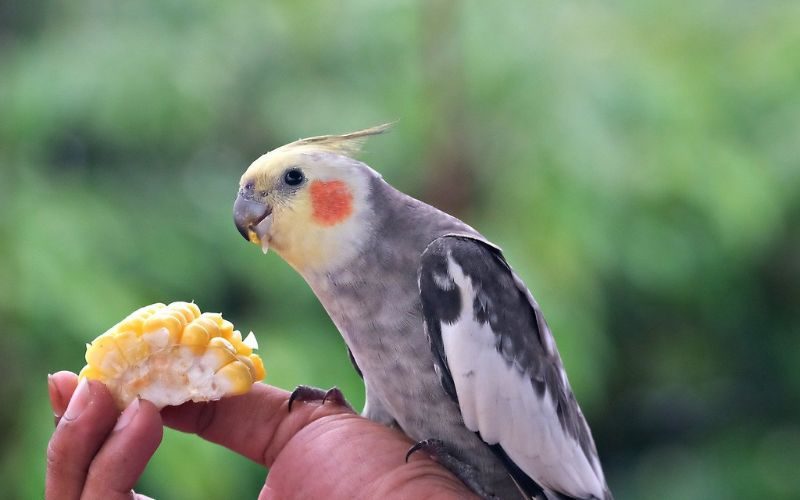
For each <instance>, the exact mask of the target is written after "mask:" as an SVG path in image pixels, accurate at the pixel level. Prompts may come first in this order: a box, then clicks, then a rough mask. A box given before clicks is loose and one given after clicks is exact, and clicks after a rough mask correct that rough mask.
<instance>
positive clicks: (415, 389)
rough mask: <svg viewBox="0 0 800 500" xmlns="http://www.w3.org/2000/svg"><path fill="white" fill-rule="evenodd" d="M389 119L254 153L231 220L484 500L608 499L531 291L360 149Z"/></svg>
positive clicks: (487, 247)
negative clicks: (270, 252)
mask: <svg viewBox="0 0 800 500" xmlns="http://www.w3.org/2000/svg"><path fill="white" fill-rule="evenodd" d="M387 128H388V126H387V125H383V126H379V127H374V128H371V129H366V130H362V131H359V132H353V133H350V134H346V135H330V136H321V137H312V138H308V139H301V140H298V141H295V142H292V143H290V144H287V145H285V146H282V147H279V148H277V149H275V150H273V151H270V152H268V153H266V154H264V155H263V156H261V157H260V158H258V159H257V160H256V161H254V162H253V163H252V164H251V165H250V166H249V168H248V169H247V171H246V172H245V173H244V175H243V176H242V178H241V181H240V185H239V191H238V195H237V198H236V202H235V204H234V220H235V223H236V226H237V228H238V229H239V231H240V232H241V234H242V235H243V236H244V237H245V239H247V240H249V241H251V242H253V243H257V244H259V245H261V247H262V249H263V250H264V251H265V252H266V251H267V249H269V248H271V249H274V250H275V252H276V253H278V255H280V256H281V257H282V258H283V259H284V260H285V261H286V262H287V263H289V264H290V265H291V266H292V267H293V268H294V269H295V270H296V271H297V272H298V273H300V274H301V275H302V277H303V278H304V279H305V280H306V282H307V283H308V284H309V285H310V286H311V288H312V290H313V291H314V293H315V294H316V296H317V297H318V298H319V300H320V302H321V303H322V305H323V307H324V308H325V310H326V311H327V312H328V314H329V315H330V317H331V319H332V320H333V322H334V324H335V325H336V327H337V328H338V329H339V332H340V333H341V334H342V337H344V340H345V343H346V344H347V347H348V349H349V351H350V357H351V360H352V361H353V363H354V365H355V367H356V370H357V371H358V372H359V374H360V375H361V376H362V378H363V380H364V385H365V388H366V404H365V407H364V410H363V415H364V416H365V417H367V418H369V419H372V420H374V421H377V422H381V423H384V424H386V425H392V426H396V427H398V428H399V429H401V430H402V431H403V432H404V433H405V434H406V435H408V436H409V437H410V438H411V439H412V440H415V441H418V442H419V444H418V446H416V447H414V448H412V450H413V449H416V448H423V449H425V450H428V451H430V452H431V453H432V454H434V455H435V458H436V459H437V460H438V461H439V462H441V463H442V464H444V465H445V466H447V467H448V468H450V469H451V470H452V471H453V472H454V473H455V474H456V475H457V476H458V477H459V478H461V479H462V480H463V481H464V482H465V483H466V484H467V485H469V486H470V487H471V488H472V489H473V490H475V491H476V493H478V494H479V495H481V496H483V497H486V498H504V499H505V498H530V497H537V496H538V497H540V498H543V497H544V498H563V497H564V496H566V497H575V498H587V499H588V498H592V499H604V500H605V499H610V498H611V494H610V492H609V489H608V487H607V485H606V481H605V478H604V476H603V471H602V468H601V465H600V461H599V459H598V456H597V451H596V450H595V445H594V441H593V439H592V436H591V432H590V430H589V427H588V426H587V424H586V421H585V420H584V417H583V414H582V412H581V410H580V407H579V406H578V403H577V402H576V400H575V397H574V396H573V394H572V390H571V388H570V385H569V382H568V381H567V375H566V373H565V371H564V368H563V366H562V363H561V358H560V356H559V353H558V350H557V349H556V344H555V341H554V340H553V337H552V334H551V333H550V329H549V328H548V326H547V323H546V322H545V320H544V317H543V316H542V312H541V311H540V308H539V306H538V304H537V303H536V301H535V300H534V299H533V297H532V296H531V294H530V292H529V291H528V289H527V288H526V287H525V285H524V284H523V282H522V281H521V280H520V278H519V277H518V276H517V275H516V274H515V273H514V272H513V271H512V270H511V268H510V267H509V265H508V264H507V263H506V261H505V259H504V257H503V254H502V253H501V251H500V249H499V248H498V247H497V246H495V245H494V244H492V243H490V242H489V241H487V240H486V239H485V238H484V237H483V236H482V235H481V234H480V233H478V232H477V231H476V230H475V229H473V228H471V227H470V226H468V225H467V224H465V223H464V222H462V221H460V220H458V219H456V218H455V217H452V216H450V215H448V214H446V213H443V212H441V211H439V210H437V209H436V208H434V207H431V206H430V205H427V204H425V203H423V202H421V201H418V200H416V199H414V198H411V197H410V196H407V195H405V194H403V193H401V192H400V191H398V190H396V189H394V188H393V187H392V186H390V185H389V184H388V183H387V182H386V181H384V179H383V178H382V177H381V175H380V174H378V173H377V172H376V171H374V170H373V169H371V168H370V167H369V166H367V165H366V164H364V163H362V162H360V161H358V160H356V159H355V156H356V154H357V153H358V152H359V150H360V147H361V145H362V143H363V142H364V140H365V139H366V138H367V137H369V136H371V135H375V134H379V133H381V132H384V131H385V130H386V129H387Z"/></svg>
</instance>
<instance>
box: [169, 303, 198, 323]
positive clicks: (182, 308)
mask: <svg viewBox="0 0 800 500" xmlns="http://www.w3.org/2000/svg"><path fill="white" fill-rule="evenodd" d="M169 307H170V308H172V309H174V310H176V311H178V312H180V313H181V314H182V315H183V317H184V319H185V320H186V322H187V323H191V322H192V321H194V320H195V319H197V317H198V316H200V308H199V307H197V305H196V304H194V303H193V302H173V303H172V304H170V305H169Z"/></svg>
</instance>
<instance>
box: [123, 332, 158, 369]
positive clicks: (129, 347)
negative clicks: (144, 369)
mask: <svg viewBox="0 0 800 500" xmlns="http://www.w3.org/2000/svg"><path fill="white" fill-rule="evenodd" d="M139 337H140V335H138V334H137V333H136V332H134V331H132V330H125V331H121V332H118V333H116V334H114V342H116V343H117V347H118V348H119V350H120V352H121V353H122V357H123V358H125V361H127V362H128V364H130V365H134V364H137V363H140V362H142V361H143V360H145V359H146V358H147V356H149V355H150V346H149V345H148V343H147V342H142V340H141V339H140V338H139Z"/></svg>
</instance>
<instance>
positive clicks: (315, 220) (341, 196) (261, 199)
mask: <svg viewBox="0 0 800 500" xmlns="http://www.w3.org/2000/svg"><path fill="white" fill-rule="evenodd" d="M370 172H371V171H370V170H369V169H367V168H366V167H365V166H364V165H363V164H361V163H359V162H357V161H355V160H353V159H351V158H349V157H347V156H344V155H341V154H338V153H336V152H333V151H330V150H326V149H321V148H318V147H315V146H313V145H298V146H294V147H288V146H284V147H283V148H279V149H276V150H274V151H271V152H269V153H267V154H265V155H263V156H262V157H260V158H258V159H257V160H256V161H254V162H253V163H252V164H251V165H250V167H248V169H247V171H246V172H245V173H244V175H243V176H242V178H241V181H240V182H239V194H238V197H237V200H236V204H235V205H234V219H235V221H236V225H237V227H239V230H240V232H241V233H242V235H243V236H245V238H247V239H249V240H250V241H251V242H253V243H256V244H259V245H261V247H262V249H264V251H265V252H266V250H267V249H268V248H272V249H274V250H275V251H276V252H277V253H278V254H279V255H280V256H281V257H282V258H283V259H284V260H286V261H287V262H288V263H289V264H290V265H292V266H293V267H294V268H295V269H297V270H298V271H300V272H301V274H302V273H310V272H315V271H322V272H324V271H326V270H330V269H332V268H333V267H335V266H336V265H337V264H339V263H344V262H346V261H347V259H348V258H349V257H351V256H352V255H353V254H354V252H357V251H358V248H359V244H360V243H362V242H363V238H364V236H365V231H366V230H367V228H368V227H369V224H368V220H367V217H368V214H369V210H367V197H368V194H369V177H370V174H369V173H370Z"/></svg>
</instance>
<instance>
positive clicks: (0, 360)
mask: <svg viewBox="0 0 800 500" xmlns="http://www.w3.org/2000/svg"><path fill="white" fill-rule="evenodd" d="M798 26H800V3H798V2H795V1H786V2H778V1H764V2H752V1H744V0H739V1H725V2H723V1H711V0H708V1H701V2H667V1H636V0H630V1H620V2H609V3H604V2H594V1H589V2H574V1H561V2H522V1H519V2H492V3H488V2H477V1H474V2H455V1H453V2H439V1H434V2H426V1H418V2H412V1H386V2H371V1H366V0H364V1H349V2H323V1H315V2H290V1H284V2H260V1H237V2H217V1H211V0H205V1H195V2H187V1H180V0H166V1H163V0H162V1H140V2H106V1H102V0H96V1H76V2H56V1H53V0H32V1H28V2H14V1H13V0H11V1H9V0H0V215H1V217H0V315H1V316H2V323H0V324H2V335H3V342H2V346H3V347H2V349H0V380H1V381H2V382H1V383H0V398H2V399H1V400H2V404H0V443H2V449H1V454H0V485H2V489H3V491H2V493H0V496H3V497H4V498H39V497H41V496H42V491H43V489H42V485H43V474H44V453H45V447H46V443H47V440H48V437H49V434H50V432H51V429H52V417H51V414H50V411H49V408H48V404H47V392H46V383H45V376H46V374H47V373H48V372H54V371H57V370H60V369H71V370H78V369H79V368H80V367H81V366H82V364H83V362H82V361H83V353H84V344H85V343H86V342H87V341H89V340H91V339H92V338H93V337H95V336H96V335H98V334H99V333H101V332H102V331H104V330H105V329H106V328H108V327H109V326H110V325H112V324H113V323H115V322H116V321H118V320H119V319H121V318H122V317H123V316H125V315H126V314H127V313H129V312H130V311H132V310H133V309H135V308H137V307H139V306H141V305H144V304H148V303H151V302H156V301H164V302H168V301H172V300H195V301H196V302H197V303H198V304H199V305H200V306H201V307H202V308H203V309H204V310H210V311H222V312H223V313H224V314H225V315H226V317H228V318H229V319H231V320H232V321H234V322H235V323H236V325H237V326H238V327H239V328H241V329H242V330H244V331H248V330H253V331H255V332H256V333H257V336H258V338H259V340H260V342H261V345H262V353H263V355H264V357H265V361H266V365H267V369H268V371H269V375H268V379H267V380H268V382H270V383H272V384H275V385H278V386H280V387H285V388H292V387H293V386H294V385H296V384H300V383H304V384H312V385H317V386H322V387H328V386H331V385H334V384H336V385H339V386H341V387H343V388H344V390H345V393H346V395H347V396H348V397H349V398H350V400H351V401H352V402H353V403H354V404H355V405H356V406H357V407H360V405H361V404H363V393H362V388H361V383H360V381H359V379H358V378H357V377H356V375H355V374H354V372H353V371H352V369H351V368H350V365H349V362H348V360H347V356H346V353H345V348H344V345H343V343H342V341H341V339H340V337H339V335H338V333H337V332H336V330H335V329H334V327H333V325H332V324H331V322H330V321H329V319H328V318H327V317H326V315H325V314H324V312H323V310H322V308H321V307H320V305H319V304H318V303H317V300H316V299H315V298H314V296H313V295H312V293H311V292H310V291H309V289H308V288H307V287H306V285H305V284H304V283H303V281H302V280H301V279H300V278H299V277H298V276H296V275H295V274H294V272H293V271H291V270H290V269H289V267H288V266H287V265H286V264H284V263H283V262H282V261H281V260H280V259H279V258H278V257H277V256H275V255H274V254H270V255H268V256H262V254H261V252H260V251H259V249H258V248H257V247H255V246H252V245H247V244H246V243H245V242H244V240H242V238H241V237H240V236H239V234H238V233H237V232H236V230H235V228H234V226H233V223H232V219H231V205H232V202H233V199H234V195H235V191H236V188H237V182H238V178H239V176H240V175H241V173H242V172H243V171H244V169H245V168H246V166H247V165H248V164H249V163H250V161H252V160H253V159H255V158H256V157H257V156H259V155H260V154H261V153H263V152H264V151H266V150H268V149H271V148H274V147H277V146H279V145H281V144H283V143H286V142H289V141H291V140H294V139H297V138H298V137H305V136H310V135H319V134H326V133H343V132H347V131H351V130H355V129H359V128H364V127H367V126H370V125H374V124H377V123H382V122H385V121H391V120H398V122H397V124H396V126H395V128H394V130H393V131H392V133H390V134H388V135H385V136H382V137H380V138H376V139H374V140H372V141H371V142H370V143H369V144H368V146H367V151H366V152H365V154H364V155H363V159H364V160H365V161H366V162H368V163H369V164H370V165H372V166H373V167H375V168H376V169H378V170H379V171H381V172H382V173H383V174H384V176H385V178H386V179H387V180H388V181H389V182H391V183H393V184H395V185H396V186H398V187H399V188H401V189H403V190H405V191H407V192H409V193H411V194H413V195H415V196H417V197H419V198H421V199H423V200H425V201H428V202H430V203H432V204H434V205H436V206H439V207H440V208H443V209H446V210H448V211H451V212H453V213H455V214H456V215H458V216H460V217H462V218H463V219H465V220H466V221H468V222H469V223H471V224H472V225H474V226H475V227H477V228H478V229H479V230H481V231H482V232H483V233H484V234H486V235H487V236H488V237H489V238H491V239H493V240H494V241H496V242H497V243H498V244H500V245H501V246H502V247H503V248H504V249H505V251H506V254H507V256H508V258H509V260H510V262H511V263H512V265H514V266H515V268H516V269H517V271H518V272H519V273H520V274H521V275H522V277H523V279H525V281H526V282H527V284H528V285H529V286H530V287H531V289H532V290H533V293H534V294H535V296H536V297H537V299H538V301H539V302H540V303H541V305H542V307H543V308H544V311H545V314H546V316H547V319H548V321H549V322H550V325H551V326H552V329H553V331H554V333H555V336H556V339H557V341H558V345H559V347H560V350H561V353H562V356H563V358H564V362H565V364H566V366H567V369H568V371H569V373H570V380H571V382H572V385H573V387H574V390H575V392H576V394H577V397H578V399H579V400H580V402H581V403H582V406H583V409H584V412H585V413H586V415H587V417H588V419H589V421H590V423H591V425H592V428H593V430H594V435H595V439H596V441H597V445H598V448H599V450H600V454H601V457H602V459H603V461H604V464H605V468H606V474H607V476H608V479H609V483H610V485H611V487H612V489H613V490H614V491H615V492H616V495H617V497H618V498H620V499H628V498H631V499H633V498H660V499H732V498H742V499H745V498H766V497H769V498H787V499H788V498H800V474H798V473H797V464H798V463H800V417H799V416H800V398H798V394H800V370H799V369H798V364H799V363H800V331H799V330H798V312H799V311H800V230H799V228H800V155H799V154H798V149H799V148H800V146H799V145H800V57H798V54H800V29H798ZM205 470H209V471H213V472H212V473H202V471H205ZM262 481H263V471H262V470H260V469H259V468H258V467H257V466H255V465H253V464H251V463H249V462H248V461H247V460H245V459H243V458H240V457H237V456H234V455H233V454H232V453H230V452H228V451H226V450H223V449H219V448H217V447H215V446H213V445H210V444H207V443H204V442H201V440H199V439H197V438H195V437H192V436H186V435H182V434H179V433H177V432H172V431H169V432H167V434H166V436H165V440H164V444H163V445H162V447H161V448H160V449H159V451H158V452H157V454H156V456H155V458H154V459H153V461H152V463H151V466H150V467H149V469H148V470H147V472H146V473H145V475H144V477H143V478H142V480H141V483H140V485H139V486H138V489H139V490H141V491H142V492H144V493H147V494H149V495H152V496H155V497H158V498H220V499H221V498H254V497H255V495H256V494H257V492H258V491H259V488H260V485H261V483H262Z"/></svg>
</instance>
